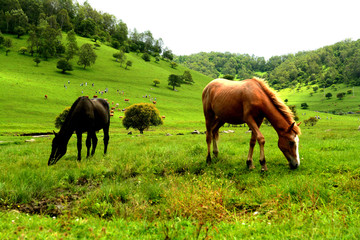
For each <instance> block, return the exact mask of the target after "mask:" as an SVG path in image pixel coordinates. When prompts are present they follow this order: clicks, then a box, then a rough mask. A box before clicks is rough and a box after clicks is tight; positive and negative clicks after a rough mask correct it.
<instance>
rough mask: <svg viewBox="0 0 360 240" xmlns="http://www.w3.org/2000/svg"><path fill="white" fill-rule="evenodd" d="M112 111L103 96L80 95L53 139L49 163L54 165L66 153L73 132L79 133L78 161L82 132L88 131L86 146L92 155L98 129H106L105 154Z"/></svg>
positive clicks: (88, 152)
mask: <svg viewBox="0 0 360 240" xmlns="http://www.w3.org/2000/svg"><path fill="white" fill-rule="evenodd" d="M109 126H110V112H109V104H108V103H107V102H106V101H105V100H104V99H101V98H94V99H89V98H87V97H79V98H78V99H77V100H76V101H75V102H74V103H73V105H72V106H71V108H70V111H69V113H68V115H67V117H66V119H65V121H64V123H63V125H62V127H61V129H60V131H59V132H58V133H55V132H54V134H55V137H54V139H53V141H52V149H51V154H50V158H49V161H48V165H53V164H55V163H56V162H57V161H59V159H60V158H61V157H62V156H64V155H65V153H66V150H67V144H68V142H69V140H70V138H71V136H72V134H73V132H76V135H77V149H78V157H77V159H78V161H80V160H81V147H82V141H81V138H82V133H83V132H87V138H86V147H87V155H86V157H89V155H90V147H91V141H92V144H93V147H92V151H91V155H94V153H95V149H96V145H97V141H98V140H97V137H96V131H99V130H100V129H103V131H104V154H105V153H106V151H107V146H108V142H109Z"/></svg>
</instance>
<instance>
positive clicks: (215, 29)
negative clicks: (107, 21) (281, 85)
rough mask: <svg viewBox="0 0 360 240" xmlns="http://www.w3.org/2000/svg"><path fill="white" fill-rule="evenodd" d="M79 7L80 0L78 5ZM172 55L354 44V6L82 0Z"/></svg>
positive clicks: (346, 2)
mask: <svg viewBox="0 0 360 240" xmlns="http://www.w3.org/2000/svg"><path fill="white" fill-rule="evenodd" d="M78 2H79V3H83V2H84V0H78ZM88 2H89V3H90V5H91V6H92V7H93V8H94V9H96V10H98V11H101V12H103V13H104V12H106V13H109V14H112V15H114V16H115V17H116V18H117V19H118V20H120V19H121V20H122V21H123V22H125V23H126V24H127V26H128V28H129V29H131V30H132V29H134V28H136V29H137V30H138V31H139V32H144V31H146V30H150V31H151V32H152V34H153V36H154V38H156V39H158V38H162V39H163V41H164V45H165V46H167V47H168V48H169V49H171V50H172V51H173V53H174V54H176V55H189V54H192V53H198V52H201V51H204V52H211V51H218V52H226V51H228V52H231V53H241V54H245V53H246V54H250V55H252V54H254V55H255V56H259V57H260V56H261V57H265V58H266V59H268V58H270V57H271V56H274V55H283V54H288V53H297V52H298V51H306V50H315V49H318V48H320V47H323V46H327V45H331V44H334V43H336V42H339V41H343V40H345V39H352V40H357V39H359V38H360V8H359V7H360V1H359V0H341V1H334V0H177V1H175V0H88Z"/></svg>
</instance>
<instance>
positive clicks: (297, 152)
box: [295, 135, 300, 165]
mask: <svg viewBox="0 0 360 240" xmlns="http://www.w3.org/2000/svg"><path fill="white" fill-rule="evenodd" d="M299 141H300V140H299V137H298V135H296V136H295V145H296V160H297V162H298V165H300V155H299Z"/></svg>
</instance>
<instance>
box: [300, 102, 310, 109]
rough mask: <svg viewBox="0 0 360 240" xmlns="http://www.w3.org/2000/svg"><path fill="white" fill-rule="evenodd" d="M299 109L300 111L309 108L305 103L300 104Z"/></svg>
mask: <svg viewBox="0 0 360 240" xmlns="http://www.w3.org/2000/svg"><path fill="white" fill-rule="evenodd" d="M301 108H302V109H307V108H309V105H307V103H302V104H301Z"/></svg>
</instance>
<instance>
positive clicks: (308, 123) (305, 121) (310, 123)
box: [304, 117, 318, 126]
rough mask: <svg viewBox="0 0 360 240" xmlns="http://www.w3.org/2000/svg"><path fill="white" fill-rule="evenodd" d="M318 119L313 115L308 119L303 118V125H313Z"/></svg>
mask: <svg viewBox="0 0 360 240" xmlns="http://www.w3.org/2000/svg"><path fill="white" fill-rule="evenodd" d="M317 121H318V119H317V118H315V117H310V118H309V119H306V120H304V123H305V126H307V125H310V126H314V125H315V124H316V123H317Z"/></svg>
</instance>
